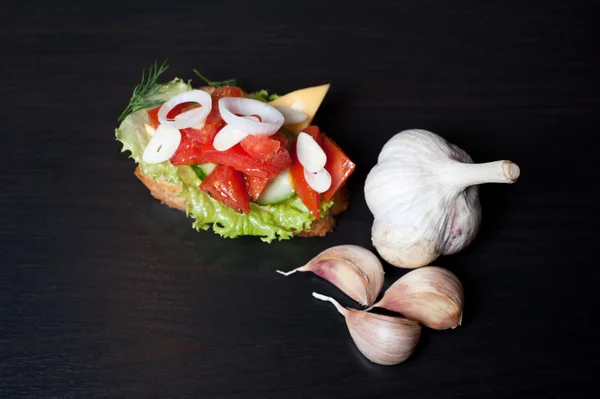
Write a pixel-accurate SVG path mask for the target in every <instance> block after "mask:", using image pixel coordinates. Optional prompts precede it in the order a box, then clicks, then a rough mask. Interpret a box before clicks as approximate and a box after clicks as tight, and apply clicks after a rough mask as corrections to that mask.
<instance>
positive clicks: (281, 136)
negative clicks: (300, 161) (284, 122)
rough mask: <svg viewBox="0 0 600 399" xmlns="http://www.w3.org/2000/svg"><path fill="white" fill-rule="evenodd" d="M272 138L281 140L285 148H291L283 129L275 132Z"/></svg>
mask: <svg viewBox="0 0 600 399" xmlns="http://www.w3.org/2000/svg"><path fill="white" fill-rule="evenodd" d="M271 138H272V139H273V140H277V141H279V142H280V143H281V146H282V147H283V148H287V149H288V150H289V147H288V146H289V144H290V142H289V140H288V138H287V137H285V134H283V133H281V131H279V132H277V133H275V134H274V135H272V136H271Z"/></svg>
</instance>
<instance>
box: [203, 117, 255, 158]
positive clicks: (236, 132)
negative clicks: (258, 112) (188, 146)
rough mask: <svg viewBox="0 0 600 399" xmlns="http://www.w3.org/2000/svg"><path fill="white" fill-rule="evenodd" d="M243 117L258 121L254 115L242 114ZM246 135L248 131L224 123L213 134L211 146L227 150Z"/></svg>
mask: <svg viewBox="0 0 600 399" xmlns="http://www.w3.org/2000/svg"><path fill="white" fill-rule="evenodd" d="M244 118H245V119H248V120H249V121H258V118H257V117H255V116H244ZM246 136H248V133H246V132H244V131H241V130H240V129H236V128H235V127H233V126H231V125H226V126H225V127H224V128H223V129H221V130H219V132H218V133H217V135H216V136H215V139H214V141H213V146H214V147H215V150H217V151H227V150H228V149H230V148H231V147H233V146H234V145H236V144H237V143H239V142H240V141H242V140H244V138H245V137H246Z"/></svg>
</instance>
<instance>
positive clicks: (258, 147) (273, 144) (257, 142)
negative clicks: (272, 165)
mask: <svg viewBox="0 0 600 399" xmlns="http://www.w3.org/2000/svg"><path fill="white" fill-rule="evenodd" d="M240 145H241V146H242V148H243V149H244V150H245V151H246V152H247V153H248V154H250V156H251V157H252V158H255V159H258V160H259V161H262V162H267V161H270V160H271V159H273V157H274V156H275V154H277V151H279V147H280V146H281V143H280V142H279V141H278V140H273V139H272V138H270V137H268V136H262V135H254V134H251V135H248V136H246V137H245V138H244V139H243V140H242V141H241V142H240Z"/></svg>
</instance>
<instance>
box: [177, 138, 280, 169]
mask: <svg viewBox="0 0 600 399" xmlns="http://www.w3.org/2000/svg"><path fill="white" fill-rule="evenodd" d="M286 154H287V151H286ZM280 158H282V157H279V158H278V156H275V158H274V159H273V161H272V162H271V163H268V164H266V163H263V162H260V161H259V160H257V159H254V158H252V157H251V156H250V155H248V153H247V152H246V151H244V149H243V148H242V147H241V146H240V145H239V144H237V145H235V146H233V147H231V148H230V149H228V150H227V151H218V150H216V149H215V147H214V146H213V145H212V144H199V143H198V142H194V141H193V140H190V139H189V137H188V135H187V134H182V135H181V143H180V144H179V148H178V149H177V151H176V152H175V154H174V155H173V156H172V157H171V163H172V164H173V165H195V164H200V163H206V162H211V163H217V164H223V165H229V166H231V167H232V168H234V169H236V170H238V171H240V172H243V173H245V174H247V175H249V176H256V177H268V178H273V177H275V176H277V175H278V174H279V172H281V171H282V170H284V169H285V168H287V166H289V163H286V162H285V160H283V161H282V160H281V159H280ZM283 158H285V155H284V156H283ZM287 159H288V160H289V154H287ZM286 165H287V166H286Z"/></svg>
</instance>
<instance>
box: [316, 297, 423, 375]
mask: <svg viewBox="0 0 600 399" xmlns="http://www.w3.org/2000/svg"><path fill="white" fill-rule="evenodd" d="M313 296H314V297H315V298H317V299H320V300H322V301H329V302H331V303H333V305H334V306H335V307H336V309H337V310H338V312H340V313H341V314H342V315H343V316H344V318H345V319H346V325H347V326H348V331H349V332H350V336H351V337H352V340H353V341H354V343H355V344H356V347H357V348H358V350H359V351H360V352H361V353H362V354H363V355H364V356H365V357H366V358H367V359H369V360H370V361H372V362H373V363H377V364H381V365H383V366H390V365H394V364H398V363H402V362H403V361H405V360H406V359H408V358H409V357H410V355H412V353H413V352H414V350H415V348H416V346H417V344H418V342H419V338H420V337H421V326H420V325H419V323H417V322H414V321H411V320H408V319H404V318H401V317H392V316H385V315H381V314H376V313H369V312H366V311H364V310H354V309H346V308H344V307H342V306H341V305H340V304H339V303H338V302H337V301H336V300H335V299H333V298H330V297H328V296H325V295H321V294H317V293H316V292H313Z"/></svg>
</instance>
